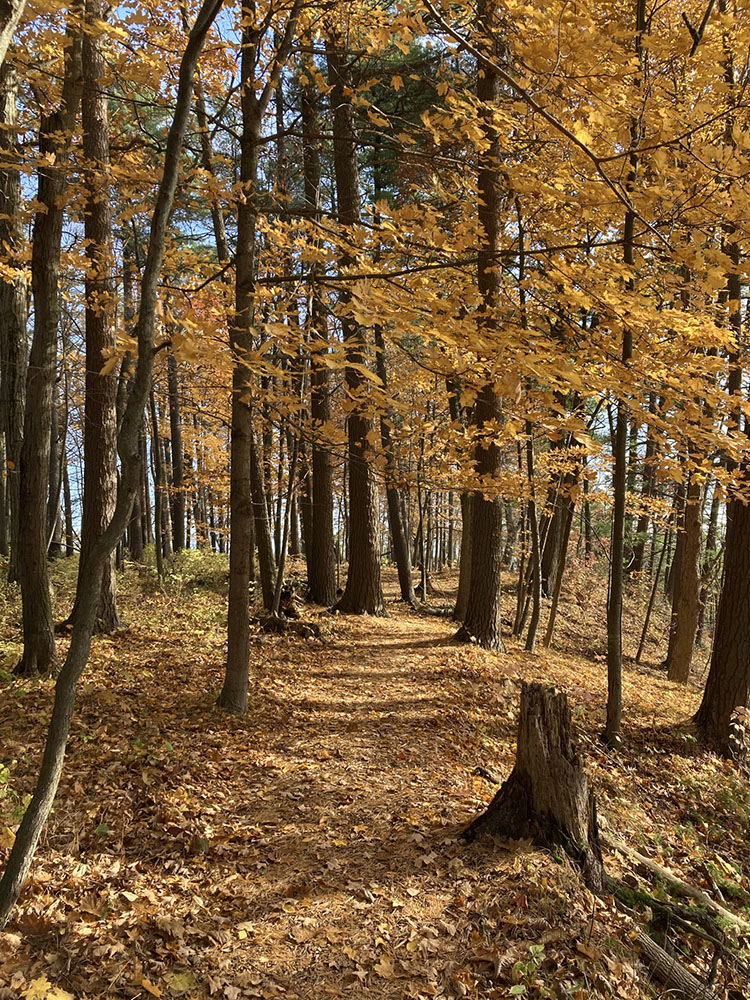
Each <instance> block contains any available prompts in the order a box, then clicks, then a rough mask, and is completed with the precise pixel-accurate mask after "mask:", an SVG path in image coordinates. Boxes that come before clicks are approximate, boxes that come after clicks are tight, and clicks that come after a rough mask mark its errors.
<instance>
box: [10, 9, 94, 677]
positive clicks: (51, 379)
mask: <svg viewBox="0 0 750 1000" xmlns="http://www.w3.org/2000/svg"><path fill="white" fill-rule="evenodd" d="M71 31H72V29H71ZM80 56H81V45H80V37H72V35H71V34H70V33H69V35H68V38H67V46H66V54H65V80H64V83H63V91H62V96H61V104H60V108H59V109H58V110H57V111H54V112H53V113H52V114H50V115H45V116H44V117H43V119H42V123H41V127H40V133H39V151H40V154H41V157H42V161H43V162H44V166H41V167H40V168H39V186H38V190H37V202H38V204H39V206H40V208H39V210H38V211H37V213H36V215H35V216H34V228H33V240H32V250H31V286H32V293H33V298H34V334H33V339H32V342H31V352H30V354H29V365H28V377H27V381H26V412H25V415H24V431H23V445H22V447H21V460H20V485H19V505H20V506H19V509H20V512H21V513H20V521H19V527H20V532H21V534H22V535H23V545H20V546H19V578H20V582H21V598H22V603H23V657H22V659H21V661H20V663H19V664H18V666H17V667H16V672H17V673H19V674H21V675H23V676H31V675H32V674H35V673H36V672H37V671H38V672H39V673H50V672H55V671H56V670H57V657H56V654H55V639H54V632H53V621H52V601H51V600H50V592H49V576H48V570H47V542H48V534H47V522H46V516H45V515H46V501H47V486H48V481H47V480H48V469H49V456H50V423H51V414H52V401H53V388H54V383H55V369H56V364H55V362H56V358H57V330H58V321H59V311H60V305H59V301H60V297H59V287H58V278H59V271H60V250H61V239H62V225H63V212H64V209H63V201H64V198H63V195H64V191H65V186H66V177H67V170H66V166H65V161H66V159H67V157H66V149H65V145H64V143H66V142H68V141H70V134H71V132H72V128H73V125H74V123H75V119H76V114H77V111H78V104H79V100H80Z"/></svg>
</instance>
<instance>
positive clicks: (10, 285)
mask: <svg viewBox="0 0 750 1000" xmlns="http://www.w3.org/2000/svg"><path fill="white" fill-rule="evenodd" d="M17 96H18V76H17V73H16V68H15V66H14V64H13V62H12V61H10V60H6V62H5V63H4V64H3V67H2V70H0V153H2V156H3V159H4V160H7V161H8V162H7V163H5V164H3V166H2V167H1V168H0V246H4V247H7V248H8V250H9V252H10V253H11V255H12V259H13V272H14V273H13V274H12V277H11V279H10V280H9V279H8V277H7V276H3V275H0V430H2V432H3V433H4V435H5V463H6V469H7V478H6V497H7V504H8V514H9V517H8V542H9V546H10V562H9V565H8V579H9V580H10V582H11V583H13V582H15V581H16V580H17V579H18V557H19V554H18V543H19V534H18V516H19V514H18V511H19V508H18V485H19V484H18V468H19V462H20V456H21V442H22V441H23V415H24V401H25V398H26V384H25V383H26V355H27V349H26V319H27V316H26V313H27V306H26V278H25V276H24V272H23V270H22V267H21V263H22V254H23V246H24V231H23V221H22V220H23V215H22V212H21V207H22V205H21V172H20V170H18V169H17V168H16V167H13V166H12V165H11V164H12V162H13V160H14V159H15V158H16V156H17V147H18V136H17V135H16V123H17Z"/></svg>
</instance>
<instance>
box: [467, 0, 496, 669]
mask: <svg viewBox="0 0 750 1000" xmlns="http://www.w3.org/2000/svg"><path fill="white" fill-rule="evenodd" d="M478 21H479V27H480V29H481V30H482V32H483V33H484V34H485V36H486V38H487V41H488V43H489V44H490V46H491V49H492V50H493V51H497V50H498V49H499V46H500V42H499V39H498V37H497V33H496V29H497V25H496V24H495V23H494V21H495V12H494V7H493V6H492V4H491V3H490V0H481V2H480V4H479V7H478ZM500 91H501V87H500V77H499V76H498V74H497V73H496V72H495V71H493V70H492V69H490V68H489V66H484V67H483V68H482V70H481V71H480V72H479V73H478V79H477V97H478V99H479V102H480V107H481V115H482V117H483V119H484V121H483V125H482V128H483V131H484V133H485V138H486V140H487V142H488V146H487V149H486V150H485V152H483V154H482V159H481V163H480V169H479V178H478V188H479V221H480V225H481V228H482V243H481V245H480V248H479V252H478V254H477V286H478V289H479V294H480V297H481V300H482V305H481V309H480V311H479V315H478V319H477V322H478V324H479V326H480V327H481V328H482V335H483V336H484V337H487V338H488V339H489V340H491V339H492V336H493V333H494V331H495V330H496V328H497V316H496V310H497V308H498V305H499V296H500V281H501V277H500V264H499V253H500V247H501V243H502V233H501V226H500V198H501V183H502V182H501V176H500V167H499V164H500V156H501V150H500V139H499V136H498V133H497V129H496V128H495V127H494V124H493V115H494V106H495V103H496V102H497V100H498V99H499V97H500ZM488 364H489V362H488ZM485 377H486V381H485V384H484V386H483V387H482V388H481V390H480V392H479V394H478V395H477V398H476V402H475V404H474V414H473V420H474V426H475V428H476V434H477V441H476V444H475V446H474V465H475V468H476V473H477V475H478V477H479V480H480V482H482V483H483V485H484V483H486V485H487V491H488V492H489V493H491V492H492V491H494V489H495V486H494V483H493V480H494V478H495V477H496V476H497V475H498V473H499V471H500V448H499V447H498V445H497V444H496V443H494V441H492V440H491V439H490V440H482V437H481V436H482V433H483V430H484V427H485V425H486V424H488V423H489V424H497V423H498V422H499V421H500V420H501V413H500V406H499V400H498V397H497V394H496V392H495V379H494V376H493V375H492V374H491V373H490V372H488V373H487V375H486V376H485ZM471 522H472V523H471V527H472V539H473V544H472V551H471V578H470V584H469V596H468V600H467V604H466V615H465V616H464V620H463V625H462V626H461V628H460V629H459V631H458V633H457V638H459V639H461V640H467V639H468V640H471V641H474V642H477V643H478V644H479V645H480V646H484V647H485V648H487V649H502V648H503V641H502V637H501V635H500V600H501V594H500V581H501V576H500V571H501V564H502V555H503V550H502V527H503V507H502V500H501V499H500V497H492V496H485V495H484V494H483V493H480V492H474V493H473V494H472V498H471ZM477 543H479V544H477Z"/></svg>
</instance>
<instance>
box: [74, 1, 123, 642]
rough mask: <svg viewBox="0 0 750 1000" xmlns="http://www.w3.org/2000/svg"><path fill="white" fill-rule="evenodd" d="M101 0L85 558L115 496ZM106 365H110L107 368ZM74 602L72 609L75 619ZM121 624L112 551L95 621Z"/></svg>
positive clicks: (91, 208)
mask: <svg viewBox="0 0 750 1000" xmlns="http://www.w3.org/2000/svg"><path fill="white" fill-rule="evenodd" d="M106 10H107V7H106V4H104V3H102V0H86V14H85V20H84V31H83V59H82V68H83V97H82V102H81V114H82V119H83V155H84V159H85V172H86V188H87V197H86V206H85V214H84V234H85V237H86V256H87V258H88V267H87V268H86V282H85V284H86V399H85V403H84V432H83V456H84V464H83V516H82V518H81V560H80V563H79V574H80V573H83V572H85V566H86V558H87V556H88V554H89V552H90V551H91V549H92V548H93V547H94V545H95V544H96V542H97V539H98V538H99V537H100V535H101V533H102V532H103V531H104V528H105V527H106V526H107V524H109V521H110V519H111V517H112V514H113V512H114V508H115V502H116V497H117V410H116V405H115V404H116V398H117V375H116V372H115V370H114V369H113V368H112V366H111V364H110V365H107V361H108V359H109V357H110V355H111V354H112V352H113V351H114V349H115V347H116V344H117V341H116V337H115V305H116V299H115V285H114V278H113V266H114V248H113V241H112V208H111V192H110V177H109V171H110V158H109V111H108V107H107V93H106V91H105V90H104V88H103V86H102V81H103V80H104V78H105V75H106V62H105V54H104V47H103V39H102V32H101V22H102V21H103V20H104V18H105V15H106ZM105 366H107V367H108V368H111V369H112V370H111V371H109V372H108V373H107V374H104V372H103V370H104V371H106V368H105ZM76 614H77V608H75V607H74V609H73V611H72V613H71V620H73V619H74V618H75V615H76ZM119 624H120V617H119V614H118V611H117V585H116V578H115V561H114V553H113V554H112V556H111V557H110V559H109V560H108V562H107V563H106V565H105V567H104V572H103V574H102V591H101V598H100V605H99V614H98V617H97V627H98V628H99V629H100V630H101V631H102V632H111V631H113V629H116V628H117V627H118V626H119Z"/></svg>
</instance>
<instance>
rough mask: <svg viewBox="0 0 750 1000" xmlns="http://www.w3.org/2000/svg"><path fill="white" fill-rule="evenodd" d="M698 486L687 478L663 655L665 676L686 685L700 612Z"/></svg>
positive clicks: (699, 515) (692, 477)
mask: <svg viewBox="0 0 750 1000" xmlns="http://www.w3.org/2000/svg"><path fill="white" fill-rule="evenodd" d="M700 493H701V491H700V484H699V482H698V481H697V479H696V477H695V475H691V478H690V483H689V485H688V488H687V494H686V498H685V513H684V524H683V545H682V554H681V558H680V564H679V565H680V574H679V577H678V578H677V579H676V580H675V594H674V604H673V606H672V622H671V629H670V632H669V649H668V651H667V675H668V677H669V679H670V680H671V681H678V682H679V683H680V684H687V682H688V678H689V677H690V661H691V660H692V657H693V646H694V644H695V635H696V632H697V630H698V612H699V610H700V548H701V502H700V501H701V496H700Z"/></svg>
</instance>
